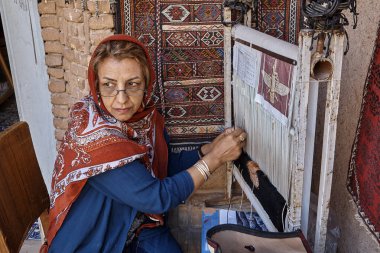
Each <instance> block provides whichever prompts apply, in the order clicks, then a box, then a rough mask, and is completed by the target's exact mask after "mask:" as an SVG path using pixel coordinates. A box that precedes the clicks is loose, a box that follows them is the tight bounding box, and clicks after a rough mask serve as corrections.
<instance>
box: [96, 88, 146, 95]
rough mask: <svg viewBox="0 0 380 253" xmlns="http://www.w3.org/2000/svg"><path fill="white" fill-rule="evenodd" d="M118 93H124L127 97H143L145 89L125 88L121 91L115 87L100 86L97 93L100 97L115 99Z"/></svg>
mask: <svg viewBox="0 0 380 253" xmlns="http://www.w3.org/2000/svg"><path fill="white" fill-rule="evenodd" d="M120 91H124V92H125V94H127V95H128V96H129V97H137V96H143V95H144V93H145V89H143V88H140V87H131V88H125V89H123V90H118V89H116V87H115V86H100V87H99V93H100V96H102V97H116V96H117V94H119V92H120Z"/></svg>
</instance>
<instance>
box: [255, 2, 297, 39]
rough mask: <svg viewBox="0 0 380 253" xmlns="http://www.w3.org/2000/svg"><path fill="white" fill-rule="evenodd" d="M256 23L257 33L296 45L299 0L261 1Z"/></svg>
mask: <svg viewBox="0 0 380 253" xmlns="http://www.w3.org/2000/svg"><path fill="white" fill-rule="evenodd" d="M257 22H258V23H257V27H258V30H259V31H261V32H263V33H266V34H269V35H272V36H273V37H276V38H278V39H282V40H285V41H288V42H290V43H292V44H298V32H299V30H300V22H301V0H276V1H273V0H261V1H259V2H258V17H257Z"/></svg>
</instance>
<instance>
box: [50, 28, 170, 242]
mask: <svg viewBox="0 0 380 253" xmlns="http://www.w3.org/2000/svg"><path fill="white" fill-rule="evenodd" d="M115 40H117V41H129V42H132V43H135V44H137V45H139V46H140V47H141V48H143V49H144V51H145V56H146V58H147V62H148V67H149V71H150V78H149V83H148V84H147V91H146V93H145V95H144V99H143V103H144V105H146V106H145V107H144V108H142V109H140V110H138V112H136V113H135V114H134V115H133V117H132V118H131V119H130V120H128V121H126V122H120V121H118V120H116V119H115V118H114V117H113V116H112V115H111V114H110V113H109V112H108V111H107V109H106V108H105V107H104V106H103V105H102V103H99V101H98V96H97V90H96V78H97V77H96V74H95V71H94V69H93V61H94V56H95V55H93V56H92V59H91V61H90V64H89V68H88V81H89V85H90V91H91V92H90V95H89V96H87V97H85V98H84V99H82V100H81V101H80V102H78V103H76V104H75V105H74V106H73V107H72V109H71V112H70V122H69V126H68V130H67V132H66V134H65V137H64V139H63V143H62V145H61V147H60V149H59V151H58V156H57V159H56V161H55V165H54V172H53V179H52V188H51V193H50V213H49V215H50V217H49V220H50V227H49V232H48V236H47V240H48V244H49V245H50V243H51V242H52V240H53V238H54V236H55V235H56V233H57V231H58V230H59V228H60V227H61V225H62V223H63V221H64V220H65V217H66V215H67V214H68V212H69V210H70V207H71V205H72V204H73V203H74V201H75V200H76V199H77V197H78V196H79V194H80V192H81V190H82V189H83V187H84V185H85V184H86V181H87V179H88V178H90V177H92V176H96V175H99V174H100V173H103V172H105V171H108V170H112V169H115V168H118V167H120V166H123V165H125V164H127V163H130V162H132V161H134V160H137V159H138V160H140V161H141V162H142V163H143V164H144V165H145V166H146V168H147V169H148V170H149V171H150V172H151V173H152V174H153V175H154V176H155V177H157V178H160V179H162V178H164V177H166V174H167V159H168V158H167V157H168V153H167V152H168V151H167V150H168V149H167V145H166V142H165V138H164V135H163V132H164V120H163V117H162V116H161V115H160V114H159V113H158V112H157V110H156V109H155V107H154V105H153V100H152V92H153V80H154V71H153V69H152V64H151V61H150V58H149V55H148V51H147V50H146V48H145V47H144V46H143V45H142V44H141V43H140V42H139V41H138V40H136V39H135V38H132V37H130V36H127V35H113V36H110V37H108V38H106V39H104V40H103V41H102V42H101V43H100V44H103V43H106V42H108V41H115ZM96 51H97V50H95V52H96ZM94 54H95V53H94Z"/></svg>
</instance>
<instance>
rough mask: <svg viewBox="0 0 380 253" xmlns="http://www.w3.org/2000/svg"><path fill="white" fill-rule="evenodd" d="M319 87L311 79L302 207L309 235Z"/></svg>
mask: <svg viewBox="0 0 380 253" xmlns="http://www.w3.org/2000/svg"><path fill="white" fill-rule="evenodd" d="M318 87H319V83H318V82H317V81H315V80H310V89H309V105H308V112H307V129H306V131H307V132H306V147H305V171H304V175H303V190H302V209H301V230H302V232H303V234H304V235H305V237H307V229H308V224H309V208H310V192H311V179H312V174H313V159H314V140H315V126H316V119H317V107H318Z"/></svg>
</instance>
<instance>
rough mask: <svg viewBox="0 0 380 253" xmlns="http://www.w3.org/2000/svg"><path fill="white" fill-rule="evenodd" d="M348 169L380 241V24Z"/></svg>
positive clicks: (349, 182)
mask: <svg viewBox="0 0 380 253" xmlns="http://www.w3.org/2000/svg"><path fill="white" fill-rule="evenodd" d="M378 25H379V27H378V31H377V38H376V42H375V47H374V51H373V56H372V60H371V63H370V67H369V71H368V75H367V80H366V84H365V86H364V94H363V101H362V106H361V112H360V118H359V122H358V127H357V129H356V136H355V141H354V144H353V147H352V154H351V160H350V166H349V171H348V179H347V188H348V191H349V192H350V194H351V195H352V197H353V199H354V201H355V203H356V205H357V207H358V213H359V215H360V216H361V217H362V218H363V221H364V222H365V224H367V226H368V228H369V230H370V231H371V232H372V233H373V234H374V236H375V237H376V239H377V241H378V242H379V243H380V168H379V165H380V23H379V24H378Z"/></svg>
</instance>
